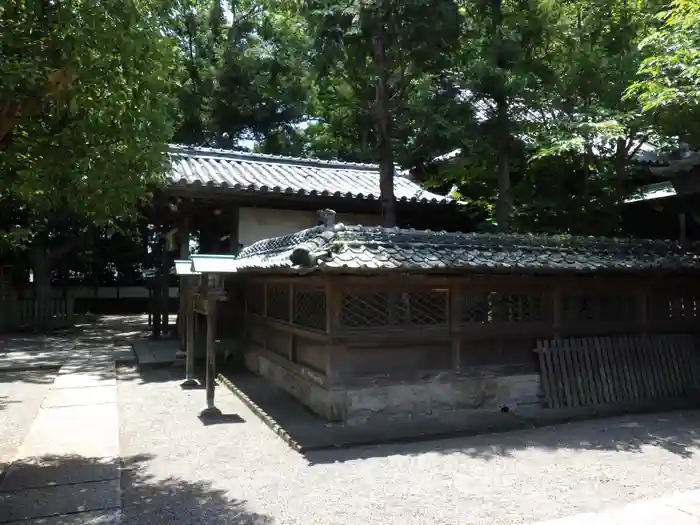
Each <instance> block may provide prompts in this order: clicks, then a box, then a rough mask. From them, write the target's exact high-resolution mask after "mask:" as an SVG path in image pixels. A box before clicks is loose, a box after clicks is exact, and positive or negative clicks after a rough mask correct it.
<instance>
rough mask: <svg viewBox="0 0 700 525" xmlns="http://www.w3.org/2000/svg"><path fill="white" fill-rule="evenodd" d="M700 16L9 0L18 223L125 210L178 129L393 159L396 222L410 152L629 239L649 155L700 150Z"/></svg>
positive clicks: (462, 182) (12, 224)
mask: <svg viewBox="0 0 700 525" xmlns="http://www.w3.org/2000/svg"><path fill="white" fill-rule="evenodd" d="M699 21H700V7H699V6H698V4H697V2H694V1H691V0H673V1H672V2H671V3H670V4H668V5H667V4H665V3H664V2H660V1H659V0H642V1H639V2H628V1H626V0H613V1H608V0H565V1H563V2H553V1H551V0H476V1H474V0H470V1H466V0H428V1H425V0H424V1H418V0H401V1H399V0H370V1H368V0H293V1H292V0H290V1H289V2H278V1H272V0H225V1H220V0H127V1H124V2H97V1H96V0H75V1H73V2H70V3H61V2H50V1H37V2H25V1H21V0H9V1H8V2H5V3H4V4H3V6H2V7H0V24H1V25H0V28H2V34H3V35H4V38H3V39H2V41H0V70H1V71H2V73H3V75H2V79H1V80H0V148H1V154H0V155H1V156H0V170H1V171H2V174H3V175H2V182H1V183H0V196H1V197H2V202H3V205H2V206H0V208H2V209H1V210H0V212H1V213H2V214H3V217H4V223H3V224H4V229H5V230H6V234H9V235H6V236H4V237H3V238H5V239H8V238H9V239H13V241H14V243H15V245H17V246H31V245H35V244H36V241H37V240H42V239H43V245H44V248H42V249H49V248H46V246H45V245H47V244H52V243H55V244H57V245H58V246H59V247H60V246H63V245H66V246H68V244H66V242H65V241H66V235H65V233H66V231H67V230H68V229H71V230H75V229H76V228H89V227H105V226H107V227H112V226H114V225H118V224H123V223H124V219H126V218H128V217H130V216H134V215H135V214H136V213H137V210H138V207H139V204H140V202H141V201H142V199H143V198H144V197H145V196H146V195H147V194H146V188H147V187H148V186H149V184H151V183H153V182H157V181H158V179H159V177H160V176H162V173H163V172H164V169H165V166H166V160H167V159H166V149H167V145H168V143H170V142H178V143H184V144H191V145H206V146H217V147H227V148H228V147H230V148H254V149H256V150H258V151H263V152H267V153H277V154H285V155H312V156H317V157H322V158H337V159H341V160H351V161H363V162H377V163H379V165H380V167H381V187H382V194H383V195H382V202H383V207H384V214H385V222H386V224H392V223H393V221H394V218H393V216H394V211H393V196H392V188H393V185H392V183H391V181H392V179H393V177H395V176H396V174H395V166H397V165H398V166H400V167H401V168H402V169H408V170H410V171H411V173H412V174H413V175H414V176H415V177H416V178H417V179H418V180H420V181H422V182H423V183H424V184H426V185H428V186H431V187H433V188H435V189H437V190H438V191H443V192H447V191H450V189H454V190H455V192H456V193H455V195H456V196H459V197H460V198H462V199H464V200H468V201H470V202H472V203H473V204H475V205H477V206H479V207H480V208H481V209H482V211H483V213H484V214H485V215H486V216H487V217H489V223H490V226H489V227H495V228H498V229H501V230H503V231H508V230H521V231H533V232H534V231H544V232H558V233H566V232H568V233H583V234H617V233H620V227H621V225H620V221H619V215H620V213H619V211H620V206H621V202H622V200H623V199H624V197H625V196H627V195H628V194H629V192H630V191H631V189H632V188H634V187H635V186H637V185H639V184H640V183H642V182H644V180H646V179H645V177H647V178H648V173H647V172H646V171H645V168H644V167H643V166H640V164H639V162H638V159H639V156H640V155H641V154H642V153H643V152H647V151H650V150H653V151H656V152H663V151H666V150H669V149H672V148H674V147H676V146H677V145H678V143H679V142H681V141H684V142H687V143H691V144H693V145H699V146H700V124H699V123H700V119H698V116H700V115H699V113H698V111H699V103H700V95H699V93H700V51H698V50H699V49H700V29H698V28H699V27H700V24H699V23H698V22H699ZM446 157H449V159H446ZM436 159H437V160H436ZM487 226H488V225H487ZM78 231H79V230H78ZM58 233H61V235H59V234H58ZM59 238H60V242H59Z"/></svg>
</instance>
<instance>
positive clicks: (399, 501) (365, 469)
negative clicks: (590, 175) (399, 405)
mask: <svg viewBox="0 0 700 525" xmlns="http://www.w3.org/2000/svg"><path fill="white" fill-rule="evenodd" d="M179 374H180V373H179V372H177V371H173V370H155V371H149V372H145V373H139V372H137V371H135V370H134V369H123V368H122V369H121V371H120V379H119V392H118V395H119V407H120V427H121V433H120V440H121V442H120V445H121V453H122V456H123V458H124V462H125V465H127V467H126V472H127V474H126V476H125V479H124V480H123V483H122V489H123V490H124V510H123V512H124V518H125V523H128V524H141V523H143V524H146V523H160V524H163V525H165V524H185V523H202V524H207V525H212V524H216V525H218V524H228V523H236V524H239V523H240V524H244V523H245V524H248V523H251V524H252V523H255V524H262V523H266V524H267V523H277V524H285V525H293V524H304V525H307V524H309V523H322V524H324V525H332V524H338V525H340V524H343V525H345V524H350V523H352V524H355V523H362V524H366V525H370V524H375V523H376V524H383V525H385V524H390V523H400V524H401V525H412V524H443V523H444V524H451V525H453V524H455V523H459V524H460V525H467V524H482V523H483V524H499V523H500V524H516V523H531V522H536V521H540V520H545V519H552V518H557V517H563V516H568V515H571V514H575V513H579V512H591V511H600V510H604V509H609V508H613V507H618V506H622V505H624V504H626V503H629V502H633V501H638V500H642V499H646V498H657V497H661V496H664V495H666V494H670V493H672V492H674V491H676V490H689V489H694V488H697V487H698V485H699V484H700V455H699V454H698V452H699V450H700V449H699V447H700V432H699V430H700V411H687V412H674V413H667V414H660V415H643V416H629V417H622V418H614V419H606V420H597V421H588V422H579V423H573V424H567V425H560V426H555V427H548V428H540V429H535V430H531V431H525V432H513V433H507V434H495V435H488V436H479V437H470V438H458V439H448V440H442V441H434V442H423V443H414V444H400V445H396V444H394V445H382V446H373V447H364V448H356V449H349V450H338V451H323V452H316V453H309V454H308V455H307V456H303V455H300V454H298V453H296V452H294V451H292V450H291V449H289V448H288V447H287V445H286V444H284V443H283V442H282V441H281V440H280V439H279V438H278V437H276V436H275V435H274V434H273V433H272V431H270V430H269V429H268V428H267V427H266V426H265V425H264V424H263V423H262V422H260V421H259V420H258V419H257V418H256V417H255V416H254V415H253V414H252V413H251V412H250V411H249V410H248V409H247V408H246V407H245V405H243V404H242V403H241V402H240V401H239V400H238V399H237V398H235V397H234V396H233V395H232V394H230V393H229V392H228V391H226V390H225V389H224V388H219V389H218V404H219V406H220V408H221V409H222V410H223V411H224V413H226V414H229V415H231V416H232V417H231V418H230V421H228V422H226V423H222V424H217V425H209V426H207V425H204V424H203V423H202V422H201V421H200V420H199V419H198V417H197V414H198V413H199V410H201V409H202V408H203V405H204V392H203V391H182V390H181V389H180V388H179V382H180V377H179ZM233 416H237V417H233Z"/></svg>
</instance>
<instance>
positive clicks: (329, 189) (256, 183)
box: [169, 146, 457, 204]
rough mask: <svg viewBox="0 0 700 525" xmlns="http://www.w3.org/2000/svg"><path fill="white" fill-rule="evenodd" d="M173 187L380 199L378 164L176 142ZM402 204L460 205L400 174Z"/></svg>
mask: <svg viewBox="0 0 700 525" xmlns="http://www.w3.org/2000/svg"><path fill="white" fill-rule="evenodd" d="M171 153H172V155H173V165H172V170H171V171H170V173H169V179H170V180H169V182H170V184H171V185H172V186H182V187H190V188H192V187H194V188H197V187H206V188H216V189H219V190H226V191H230V192H233V193H248V194H250V193H258V194H261V193H262V194H265V193H267V194H279V195H290V196H292V195H301V196H312V197H313V196H317V197H337V198H343V199H356V200H379V196H380V191H379V167H378V166H377V165H375V164H357V163H351V162H338V161H324V160H319V159H299V158H293V157H281V156H277V155H264V154H260V153H247V152H241V151H232V150H223V149H212V148H199V147H198V148H194V147H186V146H172V147H171ZM394 192H395V196H396V200H397V201H398V202H418V203H426V204H427V203H430V204H456V203H457V201H455V200H454V199H451V198H449V197H444V196H442V195H438V194H435V193H431V192H429V191H427V190H424V189H423V188H421V187H420V186H419V185H418V184H416V183H414V182H413V181H411V180H410V179H409V178H408V177H406V176H404V175H402V174H400V173H398V172H397V173H396V176H395V178H394Z"/></svg>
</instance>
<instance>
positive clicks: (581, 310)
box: [562, 295, 599, 322]
mask: <svg viewBox="0 0 700 525" xmlns="http://www.w3.org/2000/svg"><path fill="white" fill-rule="evenodd" d="M595 299H596V298H595V297H592V296H587V295H567V296H564V297H562V315H563V318H564V320H565V321H568V322H585V321H595V320H597V319H599V317H598V314H597V312H596V310H597V308H596V304H595V303H596V300H595Z"/></svg>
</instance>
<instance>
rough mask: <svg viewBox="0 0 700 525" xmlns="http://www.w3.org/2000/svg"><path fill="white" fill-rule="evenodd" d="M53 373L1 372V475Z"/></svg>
mask: <svg viewBox="0 0 700 525" xmlns="http://www.w3.org/2000/svg"><path fill="white" fill-rule="evenodd" d="M55 376H56V374H55V373H54V372H47V371H27V372H9V371H8V372H0V474H2V472H3V471H4V470H5V468H6V467H7V464H8V463H9V462H10V461H11V460H12V458H13V457H14V456H15V454H16V453H17V449H18V448H19V446H20V445H21V444H22V441H23V440H24V438H25V436H26V435H27V432H29V427H31V425H32V422H33V421H34V419H35V418H36V416H37V414H38V413H39V408H40V407H41V403H42V402H43V401H44V398H45V397H46V394H47V393H48V391H49V389H50V388H51V384H52V383H53V380H54V377H55Z"/></svg>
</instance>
